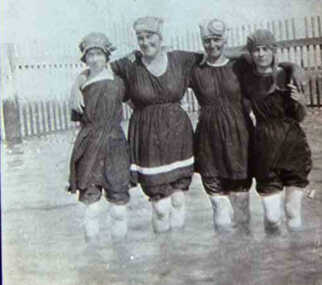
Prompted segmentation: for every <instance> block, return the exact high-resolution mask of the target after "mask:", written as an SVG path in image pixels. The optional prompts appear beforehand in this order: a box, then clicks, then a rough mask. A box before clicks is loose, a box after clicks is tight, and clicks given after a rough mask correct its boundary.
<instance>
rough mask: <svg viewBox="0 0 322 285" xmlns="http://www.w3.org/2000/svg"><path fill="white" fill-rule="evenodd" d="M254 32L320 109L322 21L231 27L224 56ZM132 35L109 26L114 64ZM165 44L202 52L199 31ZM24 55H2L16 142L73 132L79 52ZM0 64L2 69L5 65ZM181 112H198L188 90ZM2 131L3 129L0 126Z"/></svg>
mask: <svg viewBox="0 0 322 285" xmlns="http://www.w3.org/2000/svg"><path fill="white" fill-rule="evenodd" d="M257 28H267V29H269V30H271V31H272V32H273V33H274V35H275V37H276V39H277V41H278V46H279V47H278V49H277V56H278V58H279V60H280V61H292V62H295V63H297V64H298V65H300V66H301V67H302V68H303V69H304V70H305V71H306V74H307V78H308V88H307V90H306V97H307V100H308V101H307V104H308V106H310V107H322V25H321V17H320V16H315V17H310V18H303V19H290V20H284V21H272V22H266V23H263V22H262V23H259V24H256V25H242V26H240V27H230V28H229V30H228V48H227V50H226V53H227V54H228V55H233V54H239V53H240V52H241V50H242V48H243V46H244V45H245V43H246V38H247V35H248V34H250V33H251V32H253V31H254V30H256V29H257ZM130 30H131V26H130V24H129V23H125V22H122V23H120V24H118V25H113V31H112V33H111V34H112V35H113V34H114V41H113V42H114V43H115V45H116V46H118V47H119V49H118V54H117V55H116V56H115V57H114V59H116V58H118V57H121V56H123V55H124V54H127V53H129V52H130V51H132V50H133V49H134V48H135V42H136V39H135V35H134V34H133V33H130V32H129V31H130ZM112 39H113V37H112ZM166 43H167V44H169V46H170V48H171V49H181V50H189V51H202V43H201V40H200V36H199V32H198V30H197V29H196V30H195V31H189V32H187V33H185V34H181V35H177V34H173V35H171V37H170V38H168V39H167V40H166ZM26 50H28V48H26V46H24V47H19V46H17V45H10V46H9V48H7V53H6V54H5V55H4V56H5V57H4V58H5V59H7V61H8V64H7V68H5V69H4V68H3V64H2V69H1V77H2V78H4V79H5V80H3V81H4V82H5V83H6V82H7V83H8V84H9V83H10V84H11V85H12V86H13V87H14V90H15V91H14V92H12V93H14V96H13V97H11V98H10V96H9V97H8V98H6V96H5V98H4V99H2V103H3V104H2V105H3V106H5V101H4V100H9V101H10V100H11V102H14V105H15V108H16V109H17V119H16V122H17V123H18V125H19V126H18V130H19V131H18V134H17V135H16V136H20V137H22V138H23V137H30V136H37V135H43V134H48V133H51V132H55V131H64V130H67V129H70V128H74V127H75V126H76V124H75V123H73V122H71V121H70V113H69V109H68V104H67V99H68V96H69V91H70V87H71V84H72V82H73V80H74V78H75V76H76V75H77V74H78V73H79V72H81V71H82V70H83V69H84V65H83V64H82V63H80V61H79V55H78V56H77V53H78V51H77V50H75V49H74V50H71V49H69V50H68V49H67V48H66V49H63V50H60V51H59V52H58V51H57V54H55V55H53V54H48V53H47V52H48V49H46V52H45V53H42V52H41V51H40V49H39V48H38V49H37V50H36V52H37V53H36V54H37V55H36V56H33V55H32V53H30V52H29V53H28V54H26V53H24V52H25V51H26ZM29 50H31V51H32V50H33V49H32V48H30V49H29ZM0 51H1V47H0ZM2 57H3V56H2ZM1 62H2V63H4V60H1ZM4 85H6V84H4ZM5 87H6V86H5ZM1 88H3V86H1ZM8 90H9V89H8ZM10 90H11V89H10ZM1 92H2V94H5V95H6V94H9V93H10V92H9V91H7V89H6V90H4V91H3V90H2V91H1ZM13 98H14V99H13ZM39 98H41V99H40V100H39ZM9 105H10V104H9ZM9 105H8V106H9ZM10 106H12V104H11V105H10ZM182 106H183V108H184V109H185V110H186V111H187V112H189V113H191V112H197V111H198V103H197V101H196V99H195V97H194V94H193V92H192V91H191V90H188V91H187V92H186V95H185V97H184V98H183V100H182ZM2 113H3V116H4V117H5V116H6V114H9V113H10V112H7V111H6V110H2ZM10 114H11V115H10V118H11V117H13V116H12V112H11V113H10ZM130 116H131V110H130V109H129V107H128V106H127V105H124V107H123V118H124V120H127V119H129V118H130ZM5 120H6V118H5ZM11 123H12V122H11ZM7 125H8V124H7ZM9 125H10V124H9ZM5 126H6V124H5ZM2 129H5V127H4V126H2ZM14 129H17V128H14ZM3 136H4V135H3V134H2V137H3Z"/></svg>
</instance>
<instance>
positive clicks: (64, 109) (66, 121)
mask: <svg viewBox="0 0 322 285" xmlns="http://www.w3.org/2000/svg"><path fill="white" fill-rule="evenodd" d="M63 113H64V122H65V130H68V129H69V121H70V116H68V115H69V108H68V103H67V102H64V104H63Z"/></svg>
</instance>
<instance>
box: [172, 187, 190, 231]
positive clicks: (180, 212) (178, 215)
mask: <svg viewBox="0 0 322 285" xmlns="http://www.w3.org/2000/svg"><path fill="white" fill-rule="evenodd" d="M171 205H172V208H171V214H170V225H171V228H172V229H176V228H182V227H183V226H184V221H185V214H186V210H185V196H184V192H183V191H182V190H178V191H175V192H174V193H173V194H172V195H171Z"/></svg>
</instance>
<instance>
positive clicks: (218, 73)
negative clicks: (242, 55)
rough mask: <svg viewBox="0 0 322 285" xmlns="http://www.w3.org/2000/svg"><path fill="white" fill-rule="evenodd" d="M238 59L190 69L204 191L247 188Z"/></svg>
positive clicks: (246, 141)
mask: <svg viewBox="0 0 322 285" xmlns="http://www.w3.org/2000/svg"><path fill="white" fill-rule="evenodd" d="M241 68H242V66H241V62H240V61H239V60H238V59H235V60H228V59H227V61H226V62H225V63H224V64H221V65H216V66H211V65H210V64H208V63H207V62H206V61H203V62H202V63H201V64H198V65H196V66H195V67H194V68H193V72H192V77H191V87H192V89H193V90H194V92H195V95H196V97H197V100H198V103H199V105H200V115H199V121H198V125H197V129H196V132H195V158H196V171H197V172H199V173H200V175H201V177H202V182H203V185H204V187H205V190H206V192H207V193H208V194H218V193H221V194H224V193H226V194H227V193H228V192H229V191H248V190H249V188H250V184H251V179H250V174H249V171H248V161H249V160H248V150H249V149H248V148H249V132H248V129H249V121H248V120H247V117H246V114H245V111H244V108H243V96H242V92H241V88H240V83H239V81H240V72H241Z"/></svg>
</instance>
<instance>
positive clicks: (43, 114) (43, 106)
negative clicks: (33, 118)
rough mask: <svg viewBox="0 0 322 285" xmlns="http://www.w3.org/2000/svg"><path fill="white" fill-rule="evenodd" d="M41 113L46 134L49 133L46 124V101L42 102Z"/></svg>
mask: <svg viewBox="0 0 322 285" xmlns="http://www.w3.org/2000/svg"><path fill="white" fill-rule="evenodd" d="M40 113H41V124H42V130H43V133H44V134H46V133H47V132H48V128H47V124H46V117H47V116H46V108H45V103H44V101H41V102H40Z"/></svg>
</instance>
